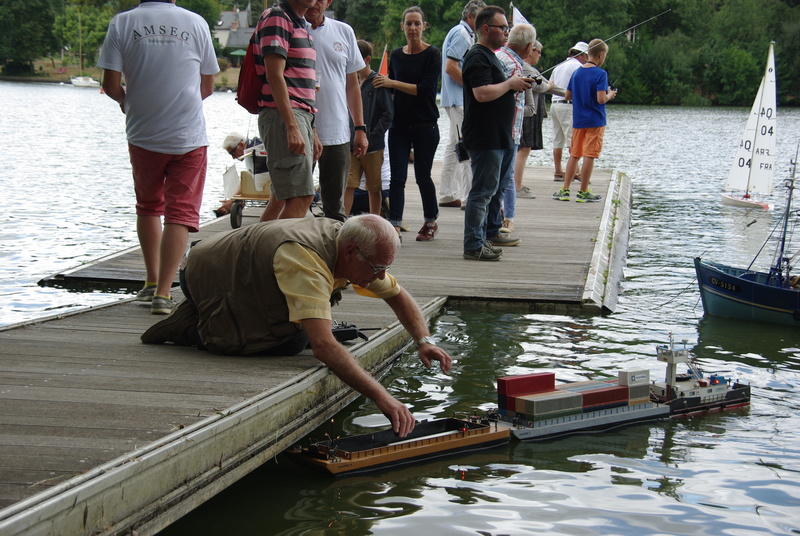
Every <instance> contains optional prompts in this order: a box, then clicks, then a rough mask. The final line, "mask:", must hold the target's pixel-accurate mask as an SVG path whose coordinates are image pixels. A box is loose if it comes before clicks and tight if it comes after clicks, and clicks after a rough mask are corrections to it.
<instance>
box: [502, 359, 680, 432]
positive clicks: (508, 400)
mask: <svg viewBox="0 0 800 536" xmlns="http://www.w3.org/2000/svg"><path fill="white" fill-rule="evenodd" d="M497 398H498V411H497V415H496V418H497V419H498V420H499V421H500V423H501V424H503V425H505V426H508V427H510V429H511V433H512V434H513V435H514V437H516V438H517V439H520V440H523V441H525V440H540V439H549V438H555V437H561V436H566V435H572V434H579V433H587V432H600V431H604V430H610V429H612V428H617V427H620V426H625V425H629V424H634V423H639V422H645V421H653V420H658V419H666V418H668V417H669V415H670V408H669V406H666V405H662V404H656V403H654V402H652V401H651V400H650V372H649V371H647V370H636V371H620V372H619V374H618V377H617V378H615V379H610V380H601V381H582V382H572V383H562V384H558V385H556V382H555V373H553V372H539V373H534V374H525V375H520V376H508V377H504V378H498V379H497Z"/></svg>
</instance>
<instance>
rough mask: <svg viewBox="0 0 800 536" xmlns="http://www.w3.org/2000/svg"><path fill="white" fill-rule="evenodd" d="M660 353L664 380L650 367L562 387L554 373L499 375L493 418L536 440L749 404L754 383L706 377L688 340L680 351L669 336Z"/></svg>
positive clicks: (518, 435)
mask: <svg viewBox="0 0 800 536" xmlns="http://www.w3.org/2000/svg"><path fill="white" fill-rule="evenodd" d="M656 355H657V356H658V359H659V361H664V362H666V363H667V370H666V374H665V379H664V381H653V382H652V383H651V382H650V378H649V377H650V372H649V371H647V370H635V371H620V372H619V373H618V377H617V378H616V379H609V380H601V381H584V382H573V383H563V384H559V385H556V383H555V374H554V373H552V372H540V373H534V374H526V375H521V376H508V377H505V378H498V379H497V398H498V410H497V412H496V414H493V415H491V416H490V419H496V420H498V421H499V423H500V424H501V425H502V426H508V427H509V428H510V429H511V433H512V434H513V436H514V437H515V438H517V439H520V440H523V441H526V440H528V441H531V440H542V439H550V438H555V437H562V436H567V435H572V434H583V433H591V432H601V431H605V430H610V429H613V428H617V427H620V426H625V425H629V424H636V423H641V422H646V421H653V420H658V419H666V418H669V417H677V416H683V415H691V414H695V413H703V412H710V411H723V410H732V409H737V408H741V407H744V406H748V405H749V404H750V385H746V384H743V383H740V382H736V381H732V380H730V379H727V378H725V377H724V376H722V375H719V374H711V375H710V376H708V377H704V376H703V374H702V372H700V370H699V369H698V368H697V367H696V366H695V365H694V363H693V362H692V359H691V356H690V354H689V351H688V350H687V349H686V341H684V346H683V348H682V349H676V348H675V345H674V343H673V340H672V334H670V342H669V344H668V345H667V344H663V345H659V346H657V347H656ZM679 363H686V366H687V367H688V372H687V373H685V374H678V373H677V365H678V364H679Z"/></svg>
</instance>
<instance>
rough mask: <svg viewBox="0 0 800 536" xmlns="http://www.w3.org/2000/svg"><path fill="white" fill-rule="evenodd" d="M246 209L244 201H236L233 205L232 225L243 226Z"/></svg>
mask: <svg viewBox="0 0 800 536" xmlns="http://www.w3.org/2000/svg"><path fill="white" fill-rule="evenodd" d="M243 210H244V201H234V202H233V205H231V227H233V228H234V229H238V228H239V227H241V226H242V211H243Z"/></svg>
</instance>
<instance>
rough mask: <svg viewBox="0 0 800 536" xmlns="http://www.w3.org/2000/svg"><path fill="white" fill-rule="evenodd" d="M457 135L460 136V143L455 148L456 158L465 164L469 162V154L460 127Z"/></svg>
mask: <svg viewBox="0 0 800 536" xmlns="http://www.w3.org/2000/svg"><path fill="white" fill-rule="evenodd" d="M456 133H457V134H458V142H457V143H456V147H455V150H456V158H458V161H459V162H465V161H467V160H469V153H468V152H467V148H466V147H464V138H463V137H462V136H461V132H460V131H459V130H458V126H456Z"/></svg>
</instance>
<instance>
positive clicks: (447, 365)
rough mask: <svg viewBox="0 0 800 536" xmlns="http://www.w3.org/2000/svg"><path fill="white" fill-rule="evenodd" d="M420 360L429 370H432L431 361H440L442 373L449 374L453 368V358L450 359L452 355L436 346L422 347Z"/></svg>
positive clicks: (427, 345)
mask: <svg viewBox="0 0 800 536" xmlns="http://www.w3.org/2000/svg"><path fill="white" fill-rule="evenodd" d="M419 360H420V361H422V364H423V365H425V367H427V368H431V366H432V365H431V361H438V362H439V368H441V369H442V372H444V373H445V374H449V373H450V369H451V368H452V366H453V358H452V357H450V354H448V353H447V352H445V351H444V350H443V349H442V348H439V347H438V346H436V345H435V344H422V345H420V347H419Z"/></svg>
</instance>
